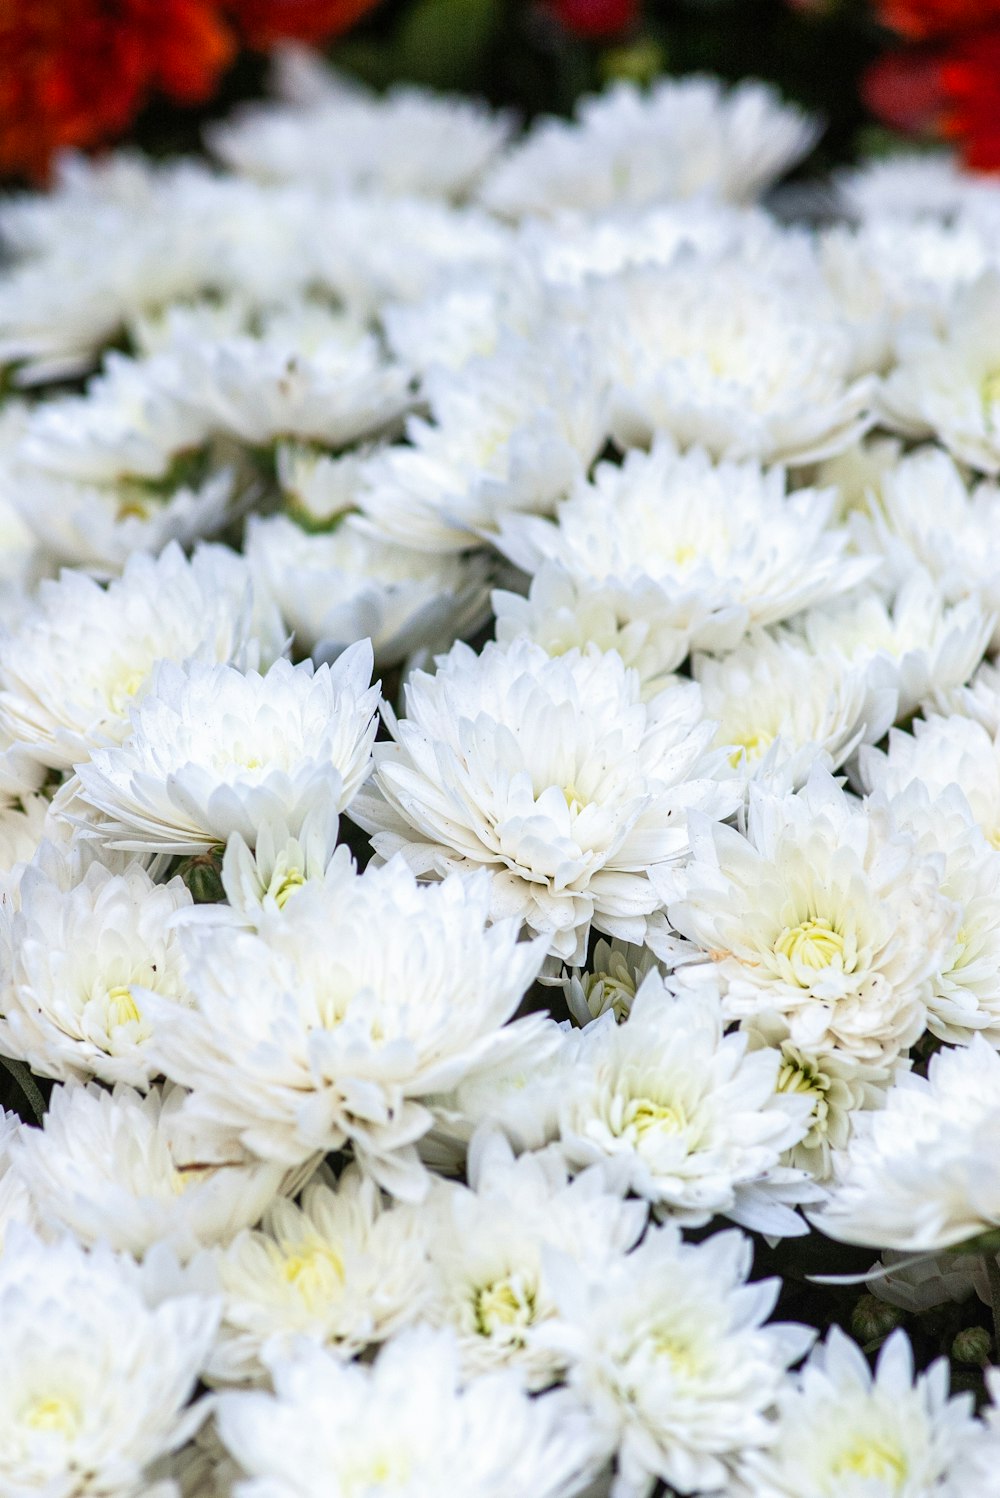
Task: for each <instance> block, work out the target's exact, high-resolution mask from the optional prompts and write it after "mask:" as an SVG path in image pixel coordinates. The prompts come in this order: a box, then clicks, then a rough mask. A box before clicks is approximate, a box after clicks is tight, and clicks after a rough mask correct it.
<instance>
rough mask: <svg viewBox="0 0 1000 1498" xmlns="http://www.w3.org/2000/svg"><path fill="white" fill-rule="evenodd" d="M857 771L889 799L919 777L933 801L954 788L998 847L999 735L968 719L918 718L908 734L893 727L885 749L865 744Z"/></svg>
mask: <svg viewBox="0 0 1000 1498" xmlns="http://www.w3.org/2000/svg"><path fill="white" fill-rule="evenodd" d="M861 773H862V777H863V779H864V782H865V785H866V786H867V788H868V789H869V790H872V791H879V792H881V793H882V794H883V795H885V796H888V797H894V796H897V795H899V793H900V792H901V791H904V790H905V789H906V787H907V786H909V785H912V784H913V782H914V781H922V782H923V784H924V786H925V787H926V789H927V791H928V793H929V795H930V796H931V798H932V799H936V798H937V797H938V796H940V795H941V793H942V792H944V791H946V790H947V789H948V787H949V786H957V787H958V789H959V790H960V791H961V792H962V794H963V796H964V797H965V800H966V802H967V803H968V808H969V819H970V821H972V822H973V823H975V824H977V825H978V826H979V827H980V829H981V830H982V833H983V836H984V837H985V838H986V841H987V842H988V843H990V844H991V845H992V846H993V847H994V848H1000V735H997V736H994V735H991V734H990V733H988V732H987V731H986V729H985V728H983V727H982V726H981V725H980V724H979V723H975V722H973V721H972V719H970V718H962V717H958V716H955V717H950V718H943V717H937V716H931V717H929V718H926V719H923V718H917V719H916V720H915V721H914V723H913V732H912V733H903V732H902V730H900V729H893V730H892V732H891V733H890V734H889V748H888V750H887V752H886V753H884V754H883V753H882V752H881V751H880V750H878V749H871V748H865V749H863V750H862V752H861Z"/></svg>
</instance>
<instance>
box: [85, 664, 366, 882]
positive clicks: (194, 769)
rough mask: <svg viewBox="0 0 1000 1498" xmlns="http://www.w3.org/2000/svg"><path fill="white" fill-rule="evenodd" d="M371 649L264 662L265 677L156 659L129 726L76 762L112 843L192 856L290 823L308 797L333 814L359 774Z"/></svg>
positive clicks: (98, 822)
mask: <svg viewBox="0 0 1000 1498" xmlns="http://www.w3.org/2000/svg"><path fill="white" fill-rule="evenodd" d="M371 671H372V653H371V645H370V644H369V642H368V641H367V640H363V641H361V642H359V643H358V644H357V645H354V646H351V647H350V648H349V649H348V650H345V651H344V653H343V655H341V656H340V657H339V659H338V660H336V661H335V662H334V663H333V665H332V666H319V667H317V668H316V669H315V670H314V669H313V666H312V662H310V661H306V662H304V663H303V664H302V665H300V666H292V665H290V664H289V662H288V661H286V660H278V661H275V663H274V665H273V666H271V668H270V669H269V670H268V671H267V673H266V674H265V675H264V676H260V675H258V673H257V672H256V671H249V672H246V673H242V672H240V671H237V670H235V669H234V668H233V667H231V666H210V665H208V664H206V663H203V662H200V661H195V662H192V663H190V664H189V665H187V666H186V667H181V666H177V665H175V664H174V663H173V662H172V661H163V662H160V664H159V665H158V666H156V667H155V669H154V671H153V674H152V677H151V679H150V683H149V686H148V689H147V692H146V695H145V696H144V697H143V698H142V700H141V701H140V702H139V703H138V704H137V705H136V706H134V707H133V708H132V732H131V734H130V736H129V737H128V738H127V739H126V740H125V742H124V743H123V744H122V745H121V746H120V747H116V748H111V749H99V750H95V751H94V753H93V755H92V757H91V759H90V761H89V763H87V764H82V765H80V766H79V767H78V770H77V773H78V775H79V777H80V782H81V786H82V790H81V798H82V800H83V801H84V802H85V803H86V804H87V806H89V807H91V808H93V812H94V816H93V817H92V821H93V824H94V826H95V828H96V829H97V832H98V834H99V836H100V837H101V838H102V839H103V840H104V841H105V842H106V843H107V844H109V845H110V846H111V847H119V848H127V849H139V850H142V849H149V850H152V851H154V852H171V853H197V852H199V851H200V850H201V849H203V848H206V847H211V846H212V845H213V844H216V843H224V842H225V841H226V840H227V838H229V837H231V836H232V834H233V833H234V832H238V833H240V835H241V836H242V837H243V839H244V840H245V841H246V842H247V843H248V844H250V845H251V846H252V845H253V843H254V841H255V839H256V829H257V827H258V826H259V825H260V823H261V822H264V821H266V820H268V819H269V818H275V817H280V818H282V819H284V820H285V822H286V823H287V825H288V828H289V831H291V832H295V831H298V830H299V829H300V828H301V826H302V824H303V822H304V820H305V818H306V817H307V816H308V814H309V812H310V811H311V810H312V808H313V806H314V805H315V804H316V803H317V801H318V800H323V801H324V804H325V801H326V798H327V797H328V796H329V795H331V794H333V795H335V797H336V801H337V809H338V810H342V809H343V807H344V806H346V805H347V803H348V802H349V801H350V800H351V798H352V796H353V795H354V794H355V792H356V791H357V789H358V787H359V786H360V785H361V784H362V782H363V781H364V780H365V778H366V777H367V775H368V772H369V769H370V765H371V746H372V742H373V740H374V738H375V730H376V723H375V718H374V713H375V707H376V703H377V701H378V687H377V686H375V687H369V685H368V683H369V682H370V680H371Z"/></svg>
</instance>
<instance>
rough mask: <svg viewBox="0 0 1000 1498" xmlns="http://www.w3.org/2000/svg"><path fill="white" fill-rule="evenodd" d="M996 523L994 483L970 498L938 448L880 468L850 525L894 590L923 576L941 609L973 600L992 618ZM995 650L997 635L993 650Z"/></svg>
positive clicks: (998, 502) (998, 600) (998, 590)
mask: <svg viewBox="0 0 1000 1498" xmlns="http://www.w3.org/2000/svg"><path fill="white" fill-rule="evenodd" d="M873 487H875V486H873ZM865 511H867V513H865ZM998 517H1000V489H998V487H997V485H996V484H995V483H991V482H990V481H988V480H986V479H983V480H982V481H981V482H980V483H978V484H977V485H976V487H975V488H974V489H973V490H972V492H971V493H970V492H969V489H968V486H967V484H966V479H965V476H964V474H963V472H962V470H961V469H960V468H959V467H958V465H957V464H956V463H955V461H954V459H952V458H950V457H949V456H948V454H947V453H945V452H942V451H941V449H940V448H938V447H922V448H918V449H917V450H916V451H915V452H912V453H910V454H908V455H907V456H906V457H904V458H901V459H899V460H898V461H897V462H892V463H890V464H888V465H887V466H886V468H885V470H884V471H883V472H882V473H881V475H880V476H879V482H878V485H877V489H876V493H874V494H872V495H870V496H869V499H868V502H867V505H866V506H865V507H864V510H861V509H859V513H858V514H857V515H855V516H854V517H853V522H852V524H853V528H854V530H855V533H856V534H857V536H858V538H859V541H860V544H861V546H862V547H863V548H864V550H866V551H871V552H881V553H882V554H883V556H884V558H885V564H886V567H887V569H888V573H889V576H890V578H891V579H892V580H893V581H894V582H895V583H896V585H897V586H899V585H902V584H905V581H906V579H907V577H908V576H909V575H910V574H911V573H912V572H913V571H914V570H915V569H916V568H921V569H923V570H925V571H926V572H927V573H928V574H929V575H930V576H931V577H932V578H933V579H934V581H935V583H936V584H937V587H938V590H939V593H940V595H941V598H942V599H943V600H944V601H945V602H946V603H950V604H951V603H957V602H959V601H960V600H961V599H964V598H975V599H978V600H979V602H980V604H981V606H982V608H983V609H984V610H985V611H986V612H988V613H990V614H993V615H994V616H997V615H1000V587H998V585H997V576H998V568H1000V552H998V549H997V542H996V535H997V523H998ZM998 644H1000V639H998V635H997V634H996V633H995V634H994V637H993V642H992V645H993V648H994V649H995V648H996V647H997V645H998Z"/></svg>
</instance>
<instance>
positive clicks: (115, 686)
mask: <svg viewBox="0 0 1000 1498" xmlns="http://www.w3.org/2000/svg"><path fill="white" fill-rule="evenodd" d="M148 674H149V673H148V671H141V670H138V669H136V668H133V669H132V670H131V671H123V672H122V674H121V675H120V676H119V677H117V678H115V679H113V680H112V681H109V682H108V685H107V690H106V696H107V699H108V706H109V707H110V708H111V710H112V711H113V712H115V713H117V714H118V716H119V717H124V716H125V714H126V712H127V711H128V707H129V703H131V702H132V701H133V700H134V698H135V695H136V693H137V692H138V691H139V688H140V687H141V686H142V684H143V682H144V681H145V680H146V677H147V675H148Z"/></svg>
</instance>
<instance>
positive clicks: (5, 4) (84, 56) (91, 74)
mask: <svg viewBox="0 0 1000 1498" xmlns="http://www.w3.org/2000/svg"><path fill="white" fill-rule="evenodd" d="M234 49H235V39H234V37H233V34H232V32H231V30H230V28H229V27H228V26H227V25H226V23H225V21H224V20H223V18H222V16H221V14H220V12H219V6H218V4H217V3H215V0H115V3H109V0H0V57H2V58H3V67H2V69H0V175H6V174H21V175H26V176H33V177H43V176H44V174H45V172H46V170H47V167H48V164H49V161H50V158H51V156H52V154H53V152H55V151H57V150H60V149H61V148H64V147H67V146H93V145H98V144H100V143H101V142H102V141H105V140H108V139H110V138H111V137H113V136H115V135H117V134H120V133H121V131H123V130H124V129H125V128H126V127H127V125H128V124H129V122H130V121H131V120H132V119H133V118H134V117H135V115H136V113H137V111H138V110H139V109H141V108H142V106H143V104H144V103H145V102H146V100H147V99H148V98H149V96H150V95H151V94H152V93H154V92H155V91H157V90H159V91H161V92H163V93H165V94H167V95H168V96H169V97H171V98H173V99H177V100H179V101H181V102H183V103H195V102H197V101H199V100H202V99H206V98H208V97H209V96H210V95H211V93H212V91H213V89H214V87H215V84H216V81H217V79H218V77H219V75H220V73H221V72H222V70H223V68H224V67H225V66H226V64H227V63H228V62H229V60H230V58H231V56H232V54H233V51H234Z"/></svg>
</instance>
